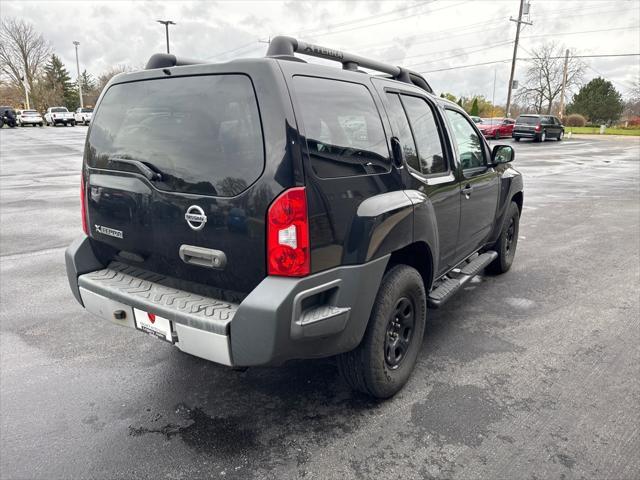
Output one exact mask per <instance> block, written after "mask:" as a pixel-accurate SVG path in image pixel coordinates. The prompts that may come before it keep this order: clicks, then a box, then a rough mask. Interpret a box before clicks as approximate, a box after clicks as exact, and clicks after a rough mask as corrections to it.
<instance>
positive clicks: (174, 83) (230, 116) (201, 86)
mask: <svg viewBox="0 0 640 480" xmlns="http://www.w3.org/2000/svg"><path fill="white" fill-rule="evenodd" d="M89 147H90V150H89V155H88V163H89V166H92V167H97V168H111V169H121V170H128V171H133V172H137V170H136V169H135V167H132V166H131V165H127V164H124V163H118V162H117V161H110V159H113V158H114V157H120V158H128V159H134V160H140V161H143V162H148V163H150V164H151V165H152V166H154V167H156V168H157V169H158V170H159V171H160V172H162V176H163V180H162V181H160V182H155V185H156V186H157V187H158V188H159V189H162V190H172V191H179V192H185V193H195V194H201V195H218V196H225V197H226V196H234V195H237V194H239V193H240V192H242V191H244V190H245V189H246V188H247V187H248V186H249V185H251V184H252V183H253V182H254V181H255V180H256V179H257V178H258V177H259V176H260V175H261V173H262V169H263V166H264V151H263V145H262V128H261V123H260V116H259V113H258V105H257V102H256V98H255V94H254V91H253V86H252V84H251V80H249V78H248V77H246V76H244V75H207V76H198V77H174V78H163V79H156V80H146V81H142V82H132V83H124V84H116V85H113V86H112V87H110V88H109V90H108V91H107V93H106V94H105V96H104V98H103V100H102V103H101V104H100V107H99V108H98V110H97V111H96V115H95V116H94V118H93V122H92V127H91V136H90V137H89Z"/></svg>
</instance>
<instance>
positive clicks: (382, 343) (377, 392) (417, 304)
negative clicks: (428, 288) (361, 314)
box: [338, 265, 427, 398]
mask: <svg viewBox="0 0 640 480" xmlns="http://www.w3.org/2000/svg"><path fill="white" fill-rule="evenodd" d="M426 317H427V295H426V292H425V288H424V283H423V281H422V277H421V275H420V273H418V271H417V270H416V269H414V268H412V267H409V266H408V265H396V266H394V267H392V268H391V269H390V270H389V271H388V272H386V273H385V275H384V277H383V278H382V283H381V285H380V289H379V290H378V295H377V297H376V300H375V302H374V305H373V308H372V310H371V316H370V318H369V324H368V325H367V330H366V331H365V334H364V337H363V339H362V342H361V343H360V345H358V347H357V348H356V349H355V350H353V351H351V352H347V353H344V354H342V355H340V356H339V357H338V369H339V371H340V373H341V375H342V377H343V378H344V379H345V381H346V382H347V383H348V384H349V386H350V387H351V388H353V389H354V390H358V391H361V392H364V393H366V394H368V395H371V396H373V397H376V398H389V397H391V396H393V395H394V394H396V393H397V392H398V391H400V389H402V387H403V386H404V385H405V383H407V380H408V379H409V376H410V375H411V372H412V371H413V367H414V366H415V363H416V358H417V357H418V353H419V352H420V348H421V346H422V338H423V336H424V328H425V323H426Z"/></svg>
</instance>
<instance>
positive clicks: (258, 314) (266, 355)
mask: <svg viewBox="0 0 640 480" xmlns="http://www.w3.org/2000/svg"><path fill="white" fill-rule="evenodd" d="M65 256H66V265H67V276H68V279H69V284H70V287H71V290H72V292H73V293H74V296H75V297H76V299H77V300H78V301H79V302H80V303H81V304H82V305H83V306H84V307H85V308H86V309H87V310H89V311H90V312H91V313H93V314H95V315H97V316H98V317H101V318H103V319H107V320H110V321H112V322H114V323H117V324H119V325H123V326H128V327H132V328H135V324H134V317H133V308H137V309H140V310H144V311H146V312H151V313H155V314H156V315H159V316H162V317H164V318H167V319H169V320H170V321H171V325H172V331H173V334H174V340H175V345H176V346H177V347H178V348H179V349H181V350H183V351H185V352H187V353H190V354H192V355H196V356H198V357H201V358H205V359H207V360H211V361H214V362H217V363H221V364H224V365H231V366H256V365H279V364H282V363H284V362H286V361H287V360H292V359H303V358H317V357H326V356H331V355H336V354H338V353H342V352H346V351H349V350H352V349H353V348H355V347H356V346H357V345H358V344H359V343H360V341H361V339H362V336H363V335H364V331H365V329H366V326H367V322H368V320H369V315H370V313H371V308H372V306H373V302H374V300H375V296H376V294H377V291H378V286H379V285H380V281H381V279H382V275H383V273H384V269H385V267H386V265H387V262H388V256H385V257H382V258H379V259H376V260H373V261H371V262H368V263H366V264H362V265H353V266H343V267H337V268H334V269H331V270H327V271H324V272H320V273H317V274H314V275H310V276H308V277H304V278H285V277H266V278H265V279H264V280H263V281H262V282H261V283H260V284H259V285H258V286H257V287H256V288H255V289H254V290H253V291H252V292H250V293H249V295H247V297H245V299H244V300H243V301H242V302H240V303H237V304H236V303H232V302H228V301H226V300H222V299H216V298H214V297H207V296H203V295H198V294H194V293H192V292H188V291H185V290H179V289H176V288H173V287H171V286H169V285H168V282H167V280H168V279H167V278H166V277H163V276H162V275H157V274H153V273H151V272H146V271H143V270H140V269H136V268H133V267H130V266H126V265H123V264H117V263H113V264H111V265H109V266H107V267H105V266H103V265H101V264H100V262H99V261H98V260H97V259H96V258H95V256H94V255H93V251H92V250H91V245H90V243H89V239H88V238H87V237H86V236H83V237H81V238H79V239H78V240H76V241H75V242H73V243H72V244H71V245H70V246H69V248H68V249H67V251H66V255H65ZM116 311H122V312H124V316H123V315H122V314H121V313H119V314H118V315H117V316H118V317H122V318H119V319H117V318H116V316H114V312H116Z"/></svg>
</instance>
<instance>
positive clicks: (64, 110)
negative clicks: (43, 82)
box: [51, 107, 69, 113]
mask: <svg viewBox="0 0 640 480" xmlns="http://www.w3.org/2000/svg"><path fill="white" fill-rule="evenodd" d="M68 111H69V110H67V109H66V108H62V107H57V108H52V109H51V113H63V112H68Z"/></svg>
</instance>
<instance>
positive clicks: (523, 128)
mask: <svg viewBox="0 0 640 480" xmlns="http://www.w3.org/2000/svg"><path fill="white" fill-rule="evenodd" d="M511 136H512V137H513V138H514V140H515V141H516V142H519V141H520V139H521V138H532V139H533V141H534V142H544V141H546V140H547V139H548V138H555V139H556V140H558V141H560V140H562V137H564V125H562V122H561V121H560V120H559V119H558V117H554V116H553V115H520V116H519V117H518V119H517V120H516V124H515V126H514V127H513V133H512V134H511Z"/></svg>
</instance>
